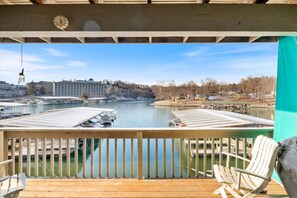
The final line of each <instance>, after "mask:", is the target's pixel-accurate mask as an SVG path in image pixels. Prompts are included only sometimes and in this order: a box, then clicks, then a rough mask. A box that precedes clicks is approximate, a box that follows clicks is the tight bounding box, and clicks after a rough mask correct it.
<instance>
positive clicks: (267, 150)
mask: <svg viewBox="0 0 297 198" xmlns="http://www.w3.org/2000/svg"><path fill="white" fill-rule="evenodd" d="M279 148H280V146H279V144H278V143H277V142H275V141H274V140H272V139H270V138H268V137H265V136H262V135H260V136H258V137H257V138H256V140H255V143H254V146H253V148H252V159H251V162H250V164H249V165H248V166H247V168H246V170H247V171H249V172H252V173H254V174H256V175H261V176H264V177H269V178H270V177H271V176H272V172H273V169H274V165H275V161H276V157H277V152H278V150H279ZM243 178H244V180H245V182H246V183H247V184H248V185H249V186H250V187H251V189H254V190H256V189H262V188H265V187H266V186H267V185H268V183H269V181H267V180H264V179H261V178H258V177H254V176H249V175H245V174H244V175H243ZM262 190H263V189H262Z"/></svg>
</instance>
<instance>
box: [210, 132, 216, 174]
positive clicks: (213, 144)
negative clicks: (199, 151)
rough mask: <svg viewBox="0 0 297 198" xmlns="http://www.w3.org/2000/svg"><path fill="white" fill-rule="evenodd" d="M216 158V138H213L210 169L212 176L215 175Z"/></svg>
mask: <svg viewBox="0 0 297 198" xmlns="http://www.w3.org/2000/svg"><path fill="white" fill-rule="evenodd" d="M214 159H215V141H214V138H211V165H210V170H211V176H212V177H214V173H213V168H212V166H213V164H214Z"/></svg>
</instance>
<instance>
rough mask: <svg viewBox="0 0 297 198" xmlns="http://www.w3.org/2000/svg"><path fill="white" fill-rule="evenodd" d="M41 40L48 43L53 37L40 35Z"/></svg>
mask: <svg viewBox="0 0 297 198" xmlns="http://www.w3.org/2000/svg"><path fill="white" fill-rule="evenodd" d="M39 38H40V39H41V40H43V41H44V42H46V43H51V42H52V39H51V38H49V37H39Z"/></svg>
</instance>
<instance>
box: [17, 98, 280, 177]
mask: <svg viewBox="0 0 297 198" xmlns="http://www.w3.org/2000/svg"><path fill="white" fill-rule="evenodd" d="M152 102H153V101H133V102H103V103H89V104H67V105H44V106H24V107H17V108H15V109H14V110H13V111H15V112H20V111H22V112H28V113H32V114H35V113H39V112H42V111H46V110H51V109H57V108H70V107H80V106H85V107H99V108H111V109H115V110H116V111H117V114H116V116H117V119H116V120H115V122H114V124H113V126H112V127H113V128H119V127H123V128H137V127H141V128H149V127H168V121H170V120H171V119H173V114H172V111H173V110H178V108H172V107H156V106H152V105H150V104H151V103H152ZM183 109H184V108H183ZM187 109H189V108H187ZM247 114H250V115H253V116H258V117H262V118H266V119H271V120H273V119H274V110H273V109H252V110H251V111H250V112H248V113H247ZM123 141H124V140H123V139H118V140H117V144H118V151H117V154H118V159H117V160H118V164H117V166H118V172H117V173H118V176H119V177H121V176H123V168H122V167H123V163H122V162H123V153H122V150H123V145H124V144H123ZM125 141H126V142H125V145H126V160H125V161H126V169H125V173H126V177H130V176H131V157H132V156H131V140H130V139H127V140H125ZM164 142H165V143H166V160H165V162H166V174H167V176H170V175H171V159H172V155H174V161H175V163H174V164H175V167H174V171H175V174H178V173H179V168H180V167H179V158H180V156H182V162H183V163H182V175H183V177H185V176H186V175H187V160H186V159H187V152H186V150H185V148H183V149H182V153H181V154H180V153H179V149H178V147H179V140H178V139H175V140H174V144H175V148H176V149H175V150H174V153H172V151H171V143H172V139H166V140H164V139H158V143H157V144H158V155H157V156H156V151H155V146H156V140H155V139H152V140H150V164H151V165H150V175H151V177H155V176H156V172H157V171H156V170H157V169H158V175H159V177H164V150H163V145H164ZM99 145H100V143H98V140H96V143H95V152H94V167H95V169H94V170H95V176H96V177H97V176H99V171H98V167H99V166H98V164H99V157H98V156H99V149H98V146H99ZM133 145H134V162H135V165H134V170H133V171H134V176H135V175H136V174H137V173H136V167H137V150H136V149H137V141H136V140H135V141H134V143H133ZM143 145H144V147H143V164H144V166H143V175H144V177H147V176H148V166H147V162H148V155H147V153H148V147H147V145H148V140H147V139H144V140H143ZM106 147H107V140H106V139H102V140H101V148H102V165H103V166H102V177H106V176H107V168H106V161H107V156H106ZM114 148H115V140H114V139H110V140H109V153H110V155H109V159H110V166H109V170H110V172H109V176H110V177H114V176H115V155H114V153H115V149H114ZM89 149H90V142H88V144H87V150H89ZM156 157H157V159H158V167H157V168H156V166H155V164H156ZM208 160H209V159H208ZM25 161H26V160H24V162H23V164H24V166H26V162H25ZM90 161H91V157H90V152H89V151H87V162H86V164H87V167H86V175H87V177H90V176H91V172H90V167H91V166H90ZM194 161H195V160H192V161H191V165H192V167H195V163H194ZM202 161H203V160H200V163H201V164H200V163H199V164H200V167H201V170H200V171H202V166H203V164H202ZM33 162H34V159H32V164H31V167H32V168H33V167H34V165H33ZM40 164H41V163H40ZM49 164H50V163H49V159H48V162H47V166H49ZM57 166H58V161H55V167H57ZM73 166H74V157H73V156H72V157H71V167H72V168H71V175H74V169H73ZM16 167H17V166H16ZM48 168H49V167H48ZM63 169H64V171H63V172H64V173H63V175H65V171H66V160H65V159H63ZM39 170H41V168H40V169H39ZM24 171H25V167H24ZM32 172H33V169H32ZM40 174H41V173H40ZM49 174H50V173H49V172H48V175H49ZM56 174H58V173H56ZM194 174H195V173H194V172H193V171H192V172H191V175H194ZM82 175H83V173H82V151H79V176H82Z"/></svg>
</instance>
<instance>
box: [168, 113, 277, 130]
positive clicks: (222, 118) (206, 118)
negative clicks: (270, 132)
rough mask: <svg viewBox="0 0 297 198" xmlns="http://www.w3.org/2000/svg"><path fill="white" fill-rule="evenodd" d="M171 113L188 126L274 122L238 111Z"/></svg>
mask: <svg viewBox="0 0 297 198" xmlns="http://www.w3.org/2000/svg"><path fill="white" fill-rule="evenodd" d="M173 114H174V115H175V116H176V117H177V118H179V119H180V120H181V121H182V122H183V123H185V124H186V127H189V128H220V127H232V126H244V125H249V126H250V125H266V126H267V125H268V126H273V124H274V122H273V121H271V120H266V119H263V118H257V117H254V116H249V115H243V114H239V113H233V112H227V111H217V110H210V109H194V110H184V111H174V112H173Z"/></svg>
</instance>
